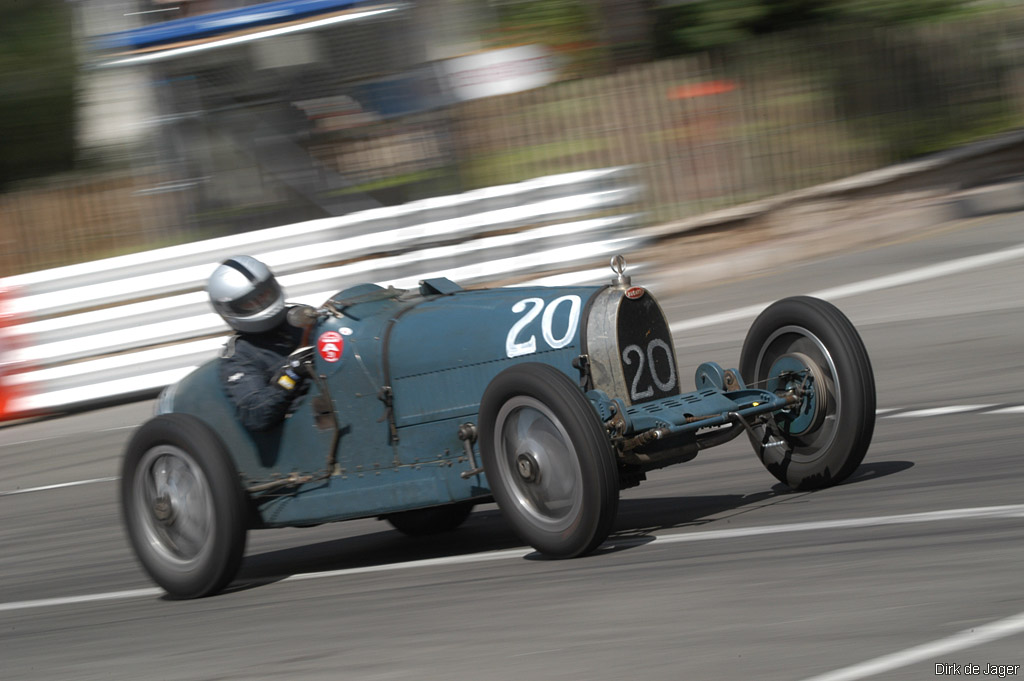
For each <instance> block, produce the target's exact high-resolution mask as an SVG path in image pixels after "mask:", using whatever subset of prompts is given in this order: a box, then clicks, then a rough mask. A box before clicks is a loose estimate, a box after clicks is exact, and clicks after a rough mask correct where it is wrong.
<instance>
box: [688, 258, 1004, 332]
mask: <svg viewBox="0 0 1024 681" xmlns="http://www.w3.org/2000/svg"><path fill="white" fill-rule="evenodd" d="M1017 258H1024V244H1018V245H1017V246H1013V247H1011V248H1006V249H1003V250H1001V251H993V252H992V253H983V254H982V255H972V256H968V257H966V258H958V259H956V260H950V261H947V262H940V263H936V264H934V265H927V266H925V267H918V268H917V269H913V270H908V271H907V272H900V273H897V274H887V275H885V276H882V277H875V278H874V279H865V280H864V281H856V282H853V283H852V284H844V285H842V286H833V287H832V288H825V289H821V290H820V291H815V292H813V293H810V294H809V295H812V296H814V297H816V298H824V299H825V300H840V299H841V298H849V297H851V296H857V295H861V294H863V293H872V292H874V291H881V290H883V289H887V288H894V287H896V286H905V285H906V284H916V283H918V282H922V281H928V280H929V279H937V278H939V277H947V276H949V275H951V274H958V273H960V272H967V271H970V270H975V269H978V268H981V267H989V266H991V265H996V264H999V263H1001V262H1008V261H1010V260H1016V259H1017ZM768 305H770V303H759V304H757V305H748V306H746V307H741V308H737V309H735V310H729V311H726V312H719V313H716V314H712V315H707V316H704V317H694V318H693V319H687V320H686V321H682V322H676V323H675V324H672V325H671V326H670V327H669V328H670V329H671V330H672V333H679V332H680V331H690V330H692V329H700V328H704V327H706V326H714V325H716V324H724V323H726V322H734V321H739V320H741V319H751V318H753V317H756V316H757V315H759V314H760V313H761V312H762V311H763V310H764V309H765V308H766V307H768Z"/></svg>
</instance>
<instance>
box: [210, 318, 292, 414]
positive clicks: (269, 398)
mask: <svg viewBox="0 0 1024 681" xmlns="http://www.w3.org/2000/svg"><path fill="white" fill-rule="evenodd" d="M301 340H302V331H301V330H300V329H297V328H295V327H293V326H291V325H289V324H287V323H281V324H279V325H278V326H276V327H275V328H273V329H271V330H270V331H267V332H265V333H238V334H236V335H234V336H232V337H231V338H229V339H228V342H227V344H226V345H225V346H224V349H223V350H222V351H221V356H220V367H219V369H220V380H221V385H222V386H223V387H224V392H225V393H227V396H228V397H229V398H230V399H231V401H232V402H233V403H234V405H235V407H236V409H237V412H238V419H239V421H241V422H242V425H244V426H245V427H246V428H248V429H249V430H267V429H269V428H272V427H274V426H275V425H277V424H278V423H280V422H281V421H282V420H283V419H284V417H285V414H287V413H288V408H289V407H290V406H291V404H292V401H293V400H294V399H295V397H296V396H297V395H298V394H299V393H301V392H302V390H300V388H299V387H298V386H297V387H296V388H295V389H294V390H285V389H283V388H281V387H279V386H278V385H277V384H274V383H271V382H270V381H271V379H272V378H273V376H274V374H275V373H277V370H278V369H280V368H281V366H282V365H283V364H284V361H285V358H286V357H287V356H288V355H289V353H291V352H292V351H293V350H295V348H297V347H298V345H299V342H300V341H301Z"/></svg>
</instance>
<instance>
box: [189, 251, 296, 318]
mask: <svg viewBox="0 0 1024 681" xmlns="http://www.w3.org/2000/svg"><path fill="white" fill-rule="evenodd" d="M206 291H207V293H209V294H210V303H211V304H212V305H213V309H214V310H216V311H217V314H219V315H220V316H221V318H222V319H223V320H224V321H225V322H227V323H228V326H230V327H231V328H232V329H234V330H235V331H239V332H241V333H262V332H264V331H270V330H271V329H273V328H274V327H275V326H277V325H278V324H280V323H281V322H282V321H284V318H285V315H286V314H287V312H286V310H285V306H284V291H282V290H281V285H280V284H278V283H277V279H276V278H274V273H273V272H271V271H270V268H269V267H267V266H266V265H264V264H263V263H261V262H260V261H259V260H257V259H256V258H253V257H252V256H248V255H238V256H235V257H233V258H228V259H227V260H225V261H224V262H222V263H221V264H220V265H218V266H217V269H215V270H214V271H213V274H212V275H211V276H210V281H209V283H208V284H207V286H206Z"/></svg>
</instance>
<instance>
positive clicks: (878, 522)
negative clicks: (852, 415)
mask: <svg viewBox="0 0 1024 681" xmlns="http://www.w3.org/2000/svg"><path fill="white" fill-rule="evenodd" d="M992 518H1024V504H1014V505H1010V506H987V507H979V508H959V509H948V510H945V511H927V512H924V513H904V514H900V515H891V516H875V517H870V518H849V519H845V520H822V521H816V522H806V523H792V524H788V525H763V526H760V527H745V528H733V529H729V530H704V531H700V532H683V533H678V534H667V535H658V536H654V537H642V538H641V537H624V538H621V539H616V538H614V537H613V538H612V539H610V540H609V541H608V542H607V545H610V546H623V545H633V544H635V545H637V546H638V547H643V546H649V545H651V544H678V543H681V542H695V541H709V540H720V539H738V538H742V537H753V536H759V535H765V534H780V533H784V532H808V531H814V530H837V529H849V528H862V527H878V526H883V525H903V524H909V523H928V522H941V521H948V520H978V519H992ZM533 553H534V552H533V551H532V550H529V549H521V548H520V549H508V550H505V551H489V552H486V553H473V554H468V555H462V556H448V557H445V558H429V559H426V560H413V561H408V562H404V563H389V564H386V565H369V566H366V567H358V568H345V569H342V570H331V571H329V572H310V573H304V574H298V575H292V576H290V577H287V578H285V579H283V580H281V582H298V581H307V580H311V579H327V578H333V577H348V576H351V575H360V574H369V573H376V572H390V571H394V570H411V569H416V568H430V567H439V566H445V565H468V564H474V563H486V562H492V561H498V560H507V559H512V558H523V557H525V556H528V555H531V554H533ZM162 593H163V592H162V591H161V590H159V589H133V590H131V591H113V592H109V593H100V594H90V595H86V596H68V597H65V598H44V599H40V600H34V601H14V602H11V603H0V612H9V611H12V610H30V609H36V608H48V607H53V606H58V605H72V604H75V603H85V602H95V601H112V600H123V599H126V598H141V597H144V596H145V597H149V596H155V595H159V594H162Z"/></svg>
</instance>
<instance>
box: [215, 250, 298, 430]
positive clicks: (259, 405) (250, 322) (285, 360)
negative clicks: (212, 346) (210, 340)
mask: <svg viewBox="0 0 1024 681" xmlns="http://www.w3.org/2000/svg"><path fill="white" fill-rule="evenodd" d="M206 290H207V293H209V295H210V303H211V304H212V305H213V309H214V310H216V311H217V314H219V315H220V316H221V318H222V319H223V320H224V321H225V322H227V324H228V326H230V327H231V328H232V329H234V331H235V334H234V335H233V336H231V337H230V338H229V339H228V341H227V344H226V345H225V346H224V349H223V350H222V351H221V355H220V380H221V385H222V386H223V387H224V392H225V393H226V394H227V396H228V397H229V398H230V399H231V401H232V402H233V403H234V405H235V407H236V409H237V411H238V417H239V419H240V420H241V422H242V424H243V425H244V426H245V427H246V428H248V429H249V430H256V431H258V430H267V429H269V428H272V427H273V426H275V425H276V424H278V423H280V422H281V421H282V420H283V419H284V417H285V415H286V414H287V413H288V409H289V407H291V404H292V402H293V401H294V399H295V397H296V396H297V395H299V394H300V393H301V392H303V391H302V387H303V383H304V381H305V379H306V372H305V369H304V367H303V361H304V360H306V359H308V358H310V357H311V356H312V348H308V347H305V348H299V347H298V346H299V344H300V343H301V340H302V330H301V329H299V328H296V327H294V326H292V325H291V324H288V322H287V321H286V316H287V313H288V310H287V308H286V306H285V302H284V291H282V290H281V286H280V285H279V284H278V283H277V279H276V278H274V274H273V272H271V271H270V268H268V267H267V266H266V265H264V264H263V263H262V262H260V261H259V260H257V259H256V258H253V257H251V256H248V255H240V256H235V257H233V258H228V259H227V260H225V261H224V262H222V263H221V264H220V265H218V266H217V269H216V270H214V271H213V274H212V275H211V276H210V280H209V283H208V284H207V287H206Z"/></svg>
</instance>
